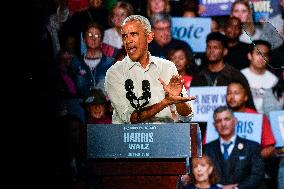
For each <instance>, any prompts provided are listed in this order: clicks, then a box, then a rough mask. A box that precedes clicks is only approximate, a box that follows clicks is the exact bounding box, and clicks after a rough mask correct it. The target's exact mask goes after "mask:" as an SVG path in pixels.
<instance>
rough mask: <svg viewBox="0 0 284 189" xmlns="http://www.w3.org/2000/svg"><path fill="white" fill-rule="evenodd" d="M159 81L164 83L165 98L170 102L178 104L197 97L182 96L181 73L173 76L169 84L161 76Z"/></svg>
mask: <svg viewBox="0 0 284 189" xmlns="http://www.w3.org/2000/svg"><path fill="white" fill-rule="evenodd" d="M159 81H160V83H161V84H162V85H163V89H164V91H165V99H166V100H167V101H168V103H170V104H176V103H180V102H186V101H189V100H194V99H195V97H182V96H180V94H181V91H182V88H183V79H182V76H179V75H174V76H172V78H171V80H170V82H169V84H168V85H167V84H166V83H165V82H164V81H163V80H162V79H161V78H159Z"/></svg>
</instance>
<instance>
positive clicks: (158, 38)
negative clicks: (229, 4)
mask: <svg viewBox="0 0 284 189" xmlns="http://www.w3.org/2000/svg"><path fill="white" fill-rule="evenodd" d="M151 25H152V27H153V32H154V33H155V36H154V40H153V42H152V43H150V44H149V51H150V53H151V55H153V56H158V57H160V58H165V57H167V54H168V52H169V51H170V50H172V49H174V48H176V47H178V46H179V47H184V48H186V49H187V50H188V51H189V52H190V55H191V56H192V49H191V47H190V46H189V45H188V44H187V43H186V42H184V41H182V40H179V39H175V38H173V37H172V32H171V17H170V15H168V14H166V13H156V14H153V15H152V17H151Z"/></svg>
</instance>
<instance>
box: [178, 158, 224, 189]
mask: <svg viewBox="0 0 284 189" xmlns="http://www.w3.org/2000/svg"><path fill="white" fill-rule="evenodd" d="M217 181H218V177H217V173H216V171H215V167H214V165H213V162H212V161H211V159H210V158H209V157H208V156H206V155H203V156H202V157H194V158H192V161H191V174H190V175H183V176H182V177H181V182H182V185H183V186H182V187H181V188H183V189H220V187H218V186H217V185H216V184H217Z"/></svg>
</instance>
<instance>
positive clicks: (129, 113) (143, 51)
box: [105, 15, 195, 124]
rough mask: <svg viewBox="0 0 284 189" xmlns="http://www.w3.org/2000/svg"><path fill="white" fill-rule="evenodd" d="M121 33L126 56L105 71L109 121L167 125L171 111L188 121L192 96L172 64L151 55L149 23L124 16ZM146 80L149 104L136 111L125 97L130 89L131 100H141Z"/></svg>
mask: <svg viewBox="0 0 284 189" xmlns="http://www.w3.org/2000/svg"><path fill="white" fill-rule="evenodd" d="M121 34H122V40H123V44H124V47H125V49H126V52H127V56H126V57H125V58H124V59H123V60H122V61H118V62H116V63H115V64H114V65H113V66H112V67H111V68H110V69H109V70H108V71H107V74H106V79H105V89H106V92H107V94H108V96H109V98H110V101H111V104H112V106H113V108H114V110H113V117H112V119H113V120H112V122H113V123H114V124H115V123H118V124H119V123H120V124H123V123H138V122H157V120H160V121H158V122H169V121H171V120H173V119H172V112H173V111H175V113H177V114H178V115H179V116H180V120H183V121H189V120H190V118H191V117H192V115H193V110H192V105H191V103H190V102H188V101H190V100H193V99H195V97H188V96H187V93H186V90H185V88H184V86H183V80H182V76H179V75H178V72H177V69H176V67H175V64H174V63H173V62H170V61H168V60H165V59H161V58H158V57H154V56H151V55H150V53H149V51H148V44H149V43H150V42H151V41H152V40H153V37H154V33H153V32H152V31H151V25H150V22H149V20H148V19H147V18H145V17H143V16H140V15H131V16H129V17H127V18H126V19H125V20H124V21H123V24H122V29H121ZM128 79H131V81H132V83H133V86H127V81H129V80H128ZM145 80H147V82H149V88H150V93H151V94H150V98H149V103H148V104H147V106H146V107H144V108H142V109H140V110H139V111H137V110H136V108H135V107H133V106H132V105H133V104H132V105H131V102H130V100H129V98H128V97H129V96H128V97H127V95H128V92H129V90H133V91H132V93H133V94H132V97H133V98H135V97H137V98H139V97H141V96H142V97H143V94H144V93H143V92H145V91H144V89H143V84H142V83H143V81H145ZM128 84H129V83H128ZM125 87H126V88H125ZM127 88H128V91H126V89H127Z"/></svg>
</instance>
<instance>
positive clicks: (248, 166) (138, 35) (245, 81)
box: [39, 0, 284, 189]
mask: <svg viewBox="0 0 284 189" xmlns="http://www.w3.org/2000/svg"><path fill="white" fill-rule="evenodd" d="M54 2H55V4H54V8H53V9H52V6H51V8H50V10H53V11H50V13H49V14H47V15H44V16H43V17H44V18H43V19H42V20H43V21H44V22H43V23H42V24H39V26H40V35H39V43H40V45H39V46H40V49H39V50H40V55H41V57H40V60H39V62H40V63H42V64H44V65H45V68H46V70H44V72H43V73H47V74H43V76H44V77H46V80H47V81H48V82H47V83H48V87H47V88H46V89H44V90H45V92H46V93H48V96H49V98H50V99H49V102H50V103H49V107H48V108H49V113H50V115H49V116H50V117H52V118H53V119H52V120H54V121H55V122H56V125H58V126H59V125H60V124H61V125H62V130H60V132H61V133H64V132H65V133H68V139H66V140H68V141H65V142H64V143H63V144H62V145H58V151H59V152H60V149H64V145H65V146H68V145H69V146H68V149H69V151H68V152H66V153H65V155H66V154H68V157H67V156H66V157H65V156H63V158H65V159H60V161H59V162H60V163H62V162H64V163H65V164H66V165H65V164H64V165H65V167H64V166H58V167H60V168H61V169H58V170H57V171H58V172H59V175H60V176H61V178H63V179H61V180H60V179H59V180H60V182H61V184H62V186H64V185H65V184H71V185H72V183H78V182H79V181H78V180H81V181H84V184H82V185H84V186H85V187H88V186H87V184H86V183H85V181H87V179H86V178H85V177H84V176H85V175H84V165H85V164H84V163H83V162H84V158H85V157H84V155H80V154H84V152H83V151H82V150H83V149H84V147H82V146H84V145H83V144H81V143H80V142H79V140H78V137H81V140H84V139H83V138H84V134H82V132H83V131H82V130H84V128H85V127H84V126H83V125H87V124H122V123H125V124H131V123H140V122H150V123H157V122H158V123H161V122H162V123H166V122H190V121H191V118H192V117H193V116H194V111H195V110H194V109H193V107H192V102H191V101H192V100H194V99H195V97H194V96H188V90H189V89H190V87H197V86H200V87H202V86H226V87H227V94H226V102H227V106H222V107H218V108H217V109H216V110H215V111H214V115H213V117H214V126H215V128H216V130H217V132H218V134H219V139H217V140H215V141H213V142H211V143H209V144H206V145H205V146H204V149H205V151H204V154H205V155H204V156H203V157H201V158H195V159H192V175H183V176H181V182H180V183H179V185H180V186H179V187H181V188H212V189H213V188H223V189H226V188H239V189H245V188H276V187H277V185H278V188H279V189H280V188H282V187H284V182H283V180H282V181H281V179H279V180H278V181H277V173H278V167H277V166H276V167H275V166H274V167H273V168H271V166H272V164H271V162H278V161H280V164H279V165H280V168H279V170H282V169H281V166H283V161H284V160H283V158H281V157H279V155H278V154H277V151H276V149H275V144H276V140H275V138H274V135H273V132H272V128H271V124H270V122H269V119H268V117H269V112H271V111H275V110H283V108H284V105H283V104H284V69H283V62H284V51H283V50H284V49H283V47H284V43H283V41H284V40H283V39H284V38H283V36H284V34H283V33H284V26H283V16H284V13H283V11H284V1H283V0H280V1H279V5H280V7H279V9H280V12H281V14H282V15H281V16H282V17H281V16H280V17H279V15H276V16H275V18H274V17H273V18H271V20H268V21H271V23H274V24H275V23H276V24H277V27H276V26H275V28H274V29H277V32H278V34H279V36H280V37H278V38H277V39H276V40H275V39H274V38H273V37H272V38H271V40H269V39H270V38H267V35H266V34H267V32H272V31H270V30H269V27H268V26H267V23H266V22H262V23H255V22H254V20H253V17H252V15H253V11H252V9H251V6H250V4H249V1H246V0H236V1H235V2H234V3H233V4H232V7H231V13H230V15H227V16H219V17H218V16H216V17H214V18H212V22H211V32H210V33H209V34H208V35H207V37H206V49H205V52H203V53H200V52H198V53H197V52H194V51H193V48H192V46H191V45H190V44H188V43H187V42H185V41H182V40H180V39H177V38H175V37H173V34H172V30H171V26H172V17H187V18H188V19H190V18H192V17H199V16H200V15H201V14H202V12H204V11H205V10H204V9H205V8H204V7H202V6H200V5H198V1H189V0H180V1H170V0H147V1H146V0H145V3H141V2H140V1H131V0H128V1H127V0H125V1H115V0H113V1H111V0H110V1H106V2H108V5H109V7H107V6H106V4H107V3H106V2H103V1H102V0H90V1H88V6H87V7H86V8H84V9H83V10H77V11H76V10H72V12H71V11H70V9H69V8H70V7H69V8H68V0H57V1H54ZM110 5H111V6H110ZM177 9H181V10H182V11H181V10H177ZM279 18H281V19H279ZM279 20H280V21H279ZM279 26H282V27H279ZM270 29H271V28H270ZM281 40H282V41H281ZM127 79H131V82H132V85H133V86H132V85H131V83H129V82H128V84H127V82H126V80H127ZM144 81H148V82H149V83H150V84H149V85H150V86H151V90H150V92H151V93H150V94H149V91H148V93H147V90H148V89H147V87H146V88H145V82H144ZM126 85H128V86H126ZM150 86H149V87H150ZM126 87H128V89H127V90H128V92H129V93H128V96H127V94H126V92H127V90H126ZM151 94H152V95H151ZM149 95H150V96H149ZM140 96H141V98H142V100H145V101H147V104H146V106H145V107H143V108H140V109H139V108H138V109H137V108H135V107H134V106H132V105H131V103H130V102H129V100H130V99H132V100H133V99H134V100H135V98H136V100H137V97H140ZM233 112H246V113H254V114H262V117H263V121H262V126H260V127H259V128H262V133H261V142H260V144H258V143H255V142H252V141H249V140H247V139H242V138H241V137H239V136H237V134H236V133H235V129H234V128H235V126H236V122H237V120H236V118H235V117H234V114H233ZM200 126H204V128H206V123H200ZM59 127H60V126H59ZM63 127H64V128H63ZM65 127H76V129H73V128H65ZM79 127H80V128H79ZM63 129H65V130H64V131H63ZM72 129H73V130H72ZM74 130H76V131H78V132H77V133H76V132H75V131H74ZM204 137H205V136H204ZM59 138H60V136H58V140H60V139H59ZM67 143H68V144H67ZM223 144H224V145H223ZM227 144H228V147H227V146H226V145H227ZM70 145H71V146H70ZM72 146H74V148H73V147H72ZM225 146H226V147H225ZM62 153H63V152H62ZM225 154H226V155H225ZM223 155H224V157H223ZM225 156H226V157H225ZM280 156H281V155H280ZM276 164H277V165H278V163H276ZM278 176H279V178H280V177H281V176H282V177H281V178H283V173H281V172H280V171H279V175H278ZM68 186H69V185H68Z"/></svg>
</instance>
